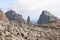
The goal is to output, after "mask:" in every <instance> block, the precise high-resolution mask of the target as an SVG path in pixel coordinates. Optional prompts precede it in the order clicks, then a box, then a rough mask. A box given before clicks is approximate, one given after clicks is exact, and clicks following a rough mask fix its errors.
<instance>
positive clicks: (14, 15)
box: [5, 10, 24, 23]
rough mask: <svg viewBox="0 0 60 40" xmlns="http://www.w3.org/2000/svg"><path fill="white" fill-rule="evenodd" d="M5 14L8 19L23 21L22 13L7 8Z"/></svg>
mask: <svg viewBox="0 0 60 40" xmlns="http://www.w3.org/2000/svg"><path fill="white" fill-rule="evenodd" d="M5 15H6V16H7V18H8V19H9V21H13V20H14V21H17V22H19V23H24V19H23V17H22V15H20V14H17V13H16V12H15V11H13V10H9V11H7V12H6V13H5Z"/></svg>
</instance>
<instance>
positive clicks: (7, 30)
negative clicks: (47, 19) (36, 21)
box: [0, 23, 60, 40]
mask: <svg viewBox="0 0 60 40" xmlns="http://www.w3.org/2000/svg"><path fill="white" fill-rule="evenodd" d="M59 26H60V25H57V24H56V25H27V24H18V23H0V40H60V27H59Z"/></svg>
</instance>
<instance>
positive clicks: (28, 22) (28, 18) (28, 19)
mask: <svg viewBox="0 0 60 40" xmlns="http://www.w3.org/2000/svg"><path fill="white" fill-rule="evenodd" d="M27 24H30V17H29V16H28V17H27Z"/></svg>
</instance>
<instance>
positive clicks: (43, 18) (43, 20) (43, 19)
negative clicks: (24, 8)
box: [37, 10, 57, 24]
mask: <svg viewBox="0 0 60 40" xmlns="http://www.w3.org/2000/svg"><path fill="white" fill-rule="evenodd" d="M52 20H57V17H55V16H54V15H53V14H51V13H50V12H48V11H46V10H44V11H42V14H41V15H40V17H39V20H38V22H37V23H38V24H47V23H49V22H50V21H52Z"/></svg>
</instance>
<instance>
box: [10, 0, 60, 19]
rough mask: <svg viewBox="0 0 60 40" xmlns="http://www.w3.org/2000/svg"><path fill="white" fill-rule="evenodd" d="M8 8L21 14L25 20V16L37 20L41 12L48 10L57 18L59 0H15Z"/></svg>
mask: <svg viewBox="0 0 60 40" xmlns="http://www.w3.org/2000/svg"><path fill="white" fill-rule="evenodd" d="M10 8H11V9H14V10H15V11H17V12H18V13H21V14H22V15H23V17H24V18H25V19H26V17H27V16H30V17H31V19H38V17H39V16H40V13H41V11H42V10H48V11H50V12H51V13H53V14H54V15H55V14H56V16H59V12H60V11H59V10H60V0H16V1H15V3H14V4H12V5H11V7H10Z"/></svg>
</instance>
